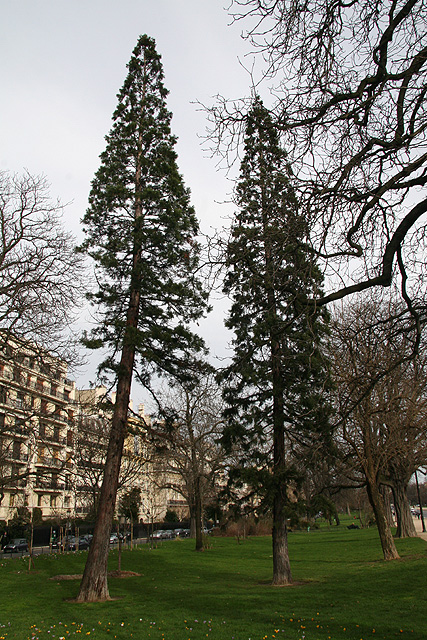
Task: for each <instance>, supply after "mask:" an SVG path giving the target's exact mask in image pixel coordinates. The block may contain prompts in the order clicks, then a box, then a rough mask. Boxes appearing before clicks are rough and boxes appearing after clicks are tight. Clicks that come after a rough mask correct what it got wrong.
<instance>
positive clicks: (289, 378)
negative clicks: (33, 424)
mask: <svg viewBox="0 0 427 640" xmlns="http://www.w3.org/2000/svg"><path fill="white" fill-rule="evenodd" d="M236 204H237V207H238V211H237V213H236V214H235V219H234V221H233V224H232V227H231V232H230V238H229V242H228V246H227V274H226V278H225V284H224V292H225V293H226V294H228V295H229V296H230V297H231V300H232V305H231V309H230V312H229V315H228V318H227V321H226V325H227V326H228V328H229V329H231V330H232V331H233V332H234V339H233V347H234V353H233V357H232V361H231V364H230V365H229V366H228V367H227V368H226V369H225V370H224V373H223V379H224V384H225V391H224V398H225V400H226V402H227V405H228V408H227V409H226V412H225V414H226V418H227V427H226V430H225V433H224V440H225V442H226V443H227V442H228V443H229V444H230V443H233V442H234V443H239V445H240V451H241V452H242V455H241V459H240V460H239V465H238V466H240V469H239V470H238V471H239V476H240V481H241V482H242V483H243V485H246V486H249V487H251V488H252V489H253V488H254V486H255V490H256V493H257V495H258V496H262V497H263V499H264V502H265V503H267V504H269V505H270V506H271V508H272V512H273V584H277V585H280V584H288V583H290V582H291V581H292V576H291V569H290V564H289V556H288V549H287V524H286V522H287V518H288V517H289V515H290V513H291V510H292V509H291V506H292V505H291V504H290V495H291V493H292V492H291V489H295V484H294V483H293V482H292V480H291V478H292V477H293V470H292V468H291V465H290V464H289V458H290V453H291V448H293V447H294V446H298V447H301V446H309V445H310V443H311V442H312V440H313V438H318V437H320V434H321V433H322V430H324V431H327V428H326V425H327V415H328V403H327V400H326V395H325V393H324V391H325V389H326V388H327V386H328V384H329V382H328V372H327V367H325V361H324V358H323V356H322V353H321V345H322V339H323V337H324V336H325V333H326V331H327V313H326V311H325V310H319V309H316V308H315V307H314V306H308V305H307V304H306V303H304V302H301V301H303V300H306V299H307V298H313V297H315V295H316V294H318V289H319V287H320V286H321V281H322V278H321V274H320V272H319V271H318V269H317V268H316V265H315V264H314V263H313V261H312V259H311V256H310V254H309V252H308V248H307V234H308V227H307V223H306V220H305V219H304V217H303V216H302V214H301V213H300V212H299V210H298V203H297V201H296V198H295V194H294V191H293V189H292V185H291V180H290V169H289V166H288V164H287V160H286V154H285V152H284V150H283V149H282V148H281V146H280V143H279V139H278V135H277V131H276V129H275V128H274V126H273V125H272V122H271V119H270V116H269V114H268V111H267V110H266V109H265V107H264V106H263V104H262V102H261V101H260V99H259V98H255V99H254V101H253V104H252V107H251V109H250V111H249V113H248V115H247V120H246V132H245V152H244V157H243V160H242V163H241V168H240V177H239V180H238V183H237V187H236Z"/></svg>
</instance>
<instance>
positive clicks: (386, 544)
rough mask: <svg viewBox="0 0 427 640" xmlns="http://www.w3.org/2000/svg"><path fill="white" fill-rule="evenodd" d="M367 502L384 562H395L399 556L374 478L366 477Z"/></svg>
mask: <svg viewBox="0 0 427 640" xmlns="http://www.w3.org/2000/svg"><path fill="white" fill-rule="evenodd" d="M366 480H367V485H366V489H367V492H368V498H369V502H370V503H371V506H372V509H373V510H374V514H375V520H376V523H377V527H378V533H379V536H380V542H381V547H382V550H383V555H384V560H396V559H398V558H399V554H398V552H397V549H396V545H395V544H394V540H393V536H392V534H391V530H390V527H389V526H388V522H387V516H386V513H385V509H384V505H383V501H382V497H381V494H380V491H379V488H378V485H377V482H376V479H375V478H372V476H368V474H367V475H366Z"/></svg>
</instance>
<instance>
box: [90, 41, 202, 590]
mask: <svg viewBox="0 0 427 640" xmlns="http://www.w3.org/2000/svg"><path fill="white" fill-rule="evenodd" d="M167 94H168V91H167V90H166V89H165V87H164V85H163V69H162V64H161V59H160V56H159V54H158V53H157V52H156V48H155V42H154V40H153V39H151V38H149V37H148V36H146V35H143V36H141V37H140V38H139V40H138V42H137V45H136V47H135V49H134V51H133V55H132V57H131V59H130V62H129V64H128V74H127V77H126V80H125V83H124V85H123V87H122V89H121V90H120V92H119V94H118V106H117V108H116V110H115V112H114V114H113V125H112V128H111V130H110V133H109V134H108V135H107V136H106V142H107V145H106V149H105V151H104V152H103V153H102V154H101V156H100V158H101V166H100V167H99V169H98V171H97V173H96V175H95V178H94V180H93V182H92V189H91V192H90V196H89V208H88V210H87V212H86V215H85V216H84V218H83V225H84V230H85V233H86V240H85V242H84V243H83V245H82V251H85V252H86V253H87V254H89V255H90V256H91V257H92V258H93V259H94V261H95V266H96V277H97V285H98V286H97V291H96V292H95V293H94V294H93V295H92V296H91V298H92V301H93V303H94V304H96V305H97V306H98V309H99V315H100V321H99V324H98V326H97V327H96V328H95V330H94V331H93V332H92V334H91V336H90V337H89V338H88V339H87V344H88V346H89V347H93V348H99V347H102V348H103V349H104V350H106V352H107V354H108V355H107V357H106V359H105V360H104V362H103V363H102V364H101V366H100V369H101V370H102V371H103V372H104V373H107V374H110V376H111V375H113V379H114V380H115V382H116V383H117V395H116V403H115V406H114V414H113V418H112V426H111V434H110V440H109V447H108V453H107V461H106V465H105V473H104V481H103V485H102V489H101V495H100V499H99V507H98V514H97V521H96V527H95V532H94V537H93V541H92V544H91V548H90V551H89V555H88V559H87V563H86V567H85V572H84V575H83V579H82V583H81V585H80V592H79V595H78V600H79V601H94V600H105V599H108V598H109V592H108V584H107V559H108V547H109V533H110V528H111V524H112V518H113V514H114V508H115V501H116V495H117V482H118V476H119V470H120V462H121V456H122V451H123V444H124V439H125V436H126V430H127V416H128V406H129V398H130V389H131V382H132V377H133V375H134V374H135V375H136V377H137V378H138V380H139V382H141V383H142V384H143V385H145V386H146V387H150V384H151V382H150V381H151V377H152V375H153V374H157V375H159V374H160V375H162V374H168V373H169V374H173V375H174V376H175V377H178V378H179V377H180V376H182V375H183V373H184V368H183V367H182V366H181V365H182V363H183V362H188V359H189V354H194V353H197V351H198V350H200V349H202V348H203V343H202V341H201V339H200V338H198V337H197V336H195V335H194V334H193V333H192V332H191V330H190V328H189V323H190V322H191V321H193V320H194V319H196V318H198V317H200V316H201V315H202V313H203V311H204V310H205V307H206V296H205V294H204V292H203V290H202V287H201V285H200V283H199V282H198V281H197V279H196V278H195V277H194V271H195V268H196V266H197V262H198V246H197V242H196V241H195V236H196V235H197V233H198V223H197V220H196V217H195V213H194V210H193V209H192V207H191V206H190V201H189V192H188V190H187V189H186V188H185V186H184V183H183V180H182V177H181V175H180V174H179V171H178V167H177V156H176V152H175V150H174V145H175V142H176V139H175V138H174V136H172V134H171V129H170V121H171V117H172V116H171V113H170V112H169V111H168V109H167V106H166V96H167Z"/></svg>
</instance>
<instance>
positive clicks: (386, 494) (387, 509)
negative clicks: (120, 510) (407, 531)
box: [380, 484, 394, 527]
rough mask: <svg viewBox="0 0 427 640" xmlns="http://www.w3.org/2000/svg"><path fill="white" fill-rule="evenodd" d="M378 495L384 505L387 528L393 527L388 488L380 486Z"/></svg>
mask: <svg viewBox="0 0 427 640" xmlns="http://www.w3.org/2000/svg"><path fill="white" fill-rule="evenodd" d="M380 493H381V497H382V499H383V503H384V511H385V515H386V518H387V522H388V526H389V527H394V520H393V513H392V511H391V500H390V488H389V487H388V486H387V485H384V484H381V485H380Z"/></svg>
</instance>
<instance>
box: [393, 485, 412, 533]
mask: <svg viewBox="0 0 427 640" xmlns="http://www.w3.org/2000/svg"><path fill="white" fill-rule="evenodd" d="M392 491H393V497H394V508H395V509H396V519H397V530H396V538H416V537H417V532H416V531H415V525H414V520H413V518H412V514H411V508H410V506H409V500H408V496H407V494H406V485H405V484H404V483H403V482H396V481H395V482H394V484H393V487H392Z"/></svg>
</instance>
